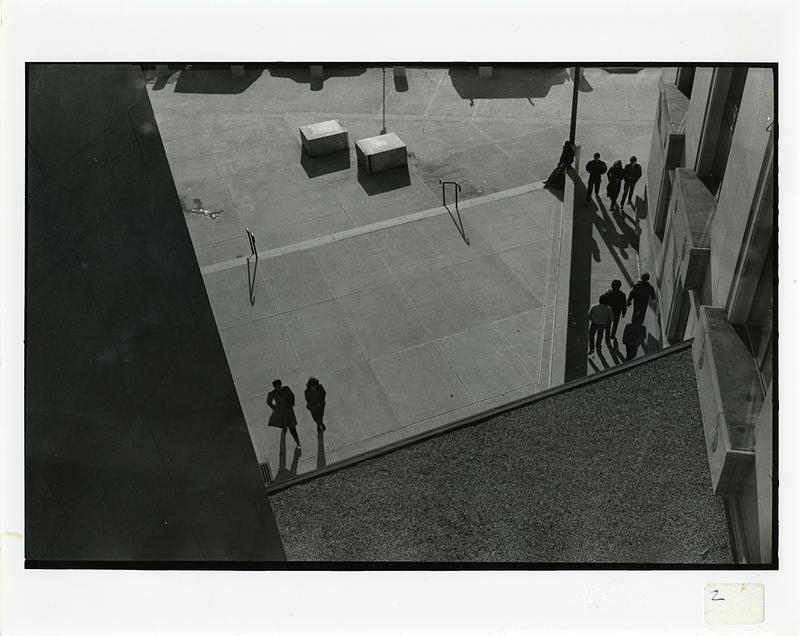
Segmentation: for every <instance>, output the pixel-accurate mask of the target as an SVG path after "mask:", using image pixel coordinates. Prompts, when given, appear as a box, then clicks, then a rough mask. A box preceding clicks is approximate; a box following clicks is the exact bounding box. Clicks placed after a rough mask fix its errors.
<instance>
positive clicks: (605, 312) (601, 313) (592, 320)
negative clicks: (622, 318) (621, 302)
mask: <svg viewBox="0 0 800 636" xmlns="http://www.w3.org/2000/svg"><path fill="white" fill-rule="evenodd" d="M613 319H614V310H613V309H611V307H609V306H608V305H607V304H606V295H605V294H603V295H602V296H600V300H599V301H598V302H597V303H596V304H594V305H592V306H591V307H590V308H589V353H593V352H594V348H595V336H596V338H597V343H596V345H597V350H598V351H600V350H601V349H602V348H603V347H602V344H603V334H604V333H605V331H606V329H608V327H609V325H610V324H611V321H612V320H613Z"/></svg>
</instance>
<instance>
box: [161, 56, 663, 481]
mask: <svg viewBox="0 0 800 636" xmlns="http://www.w3.org/2000/svg"><path fill="white" fill-rule="evenodd" d="M658 76H659V69H644V70H642V71H640V72H638V73H625V74H616V73H607V72H606V71H604V70H602V69H587V70H586V72H585V77H584V78H583V79H582V80H581V84H580V102H579V103H580V108H579V119H578V126H577V142H578V143H579V144H580V145H581V147H582V151H581V158H580V167H581V168H582V167H583V165H584V164H585V163H586V161H587V160H588V158H590V157H591V153H593V152H600V153H601V154H602V155H603V159H604V160H605V161H606V162H607V163H608V164H609V165H610V163H611V162H612V161H613V160H614V159H617V158H619V159H623V163H626V162H627V158H628V157H629V156H630V155H631V154H635V155H637V156H638V157H639V159H640V162H641V163H645V162H646V159H647V155H648V149H649V145H650V141H651V134H652V123H653V119H654V116H655V107H656V103H657V86H658ZM149 80H150V81H149V85H148V87H149V94H150V99H151V102H152V104H153V108H154V110H155V113H156V118H157V121H158V124H159V129H160V132H161V135H162V138H163V141H164V145H165V148H166V151H167V155H168V158H169V161H170V166H171V168H172V172H173V176H174V179H175V183H176V187H177V190H178V194H179V196H180V197H181V198H182V200H183V201H184V205H185V211H186V214H185V218H186V221H187V226H188V229H189V232H190V234H191V238H192V241H193V243H194V246H195V250H196V254H197V258H198V262H199V264H200V267H201V271H202V272H203V277H204V281H205V284H206V289H207V292H208V296H209V299H210V301H211V305H212V307H213V310H214V314H215V319H216V322H217V327H218V329H219V332H220V336H221V339H222V342H223V345H224V347H225V351H226V354H227V356H228V362H229V365H230V368H231V371H232V373H233V376H234V380H235V383H236V388H237V391H238V394H239V399H240V402H241V404H242V408H243V410H244V413H245V417H246V420H247V424H248V428H249V430H250V434H251V437H252V439H253V444H254V447H255V450H256V455H257V457H258V459H259V461H260V462H262V463H263V462H268V463H269V466H270V469H271V472H272V475H273V478H276V479H283V478H286V477H288V476H291V475H293V474H299V473H303V472H307V471H308V470H313V469H314V468H317V467H320V466H324V465H326V464H331V463H334V462H336V461H340V460H343V459H346V458H348V457H352V456H354V455H357V454H359V453H362V452H365V451H368V450H371V449H374V448H378V447H381V446H383V445H385V444H388V443H391V442H394V441H398V440H401V439H404V438H407V437H409V436H411V435H414V434H417V433H420V432H423V431H426V430H430V429H432V428H435V427H438V426H441V425H443V424H447V423H450V422H452V421H455V420H457V419H461V418H463V417H465V416H467V415H472V414H475V413H479V412H481V411H483V410H485V409H487V408H491V407H494V406H499V405H502V404H503V403H506V402H508V401H511V400H514V399H517V398H520V397H525V396H527V395H530V394H533V393H536V392H538V391H541V390H543V389H545V388H548V387H550V386H553V385H555V384H560V383H561V382H563V381H564V377H565V374H566V375H567V377H568V379H569V375H570V374H573V375H575V376H579V375H581V374H583V373H586V372H590V373H591V372H593V371H595V370H598V369H602V368H604V367H606V366H609V365H613V364H618V363H620V362H621V359H619V358H618V356H616V354H614V352H606V353H604V355H602V356H599V357H598V356H597V355H594V356H591V357H587V356H586V351H585V347H586V340H585V334H583V335H580V334H578V332H579V331H581V332H582V331H583V330H584V327H583V325H582V324H581V322H580V319H579V318H580V312H581V311H584V313H585V310H584V309H583V307H584V305H585V309H588V307H589V304H590V301H591V302H595V299H596V297H597V296H599V295H600V293H602V292H603V291H605V290H606V289H607V288H608V286H609V284H610V282H611V280H612V279H613V278H620V279H621V280H622V281H623V289H624V290H625V291H627V289H628V288H629V284H630V283H631V282H632V281H633V280H635V279H636V278H637V277H638V275H639V273H640V272H639V264H638V258H637V257H638V253H637V249H636V247H637V246H638V239H637V236H636V219H635V217H634V216H633V213H632V211H631V210H630V208H628V209H627V216H623V215H618V214H611V213H610V211H608V209H607V207H608V201H607V199H605V201H604V202H603V204H602V205H601V204H598V203H592V204H590V205H584V204H583V203H582V200H583V199H582V197H583V192H585V191H580V186H579V188H578V190H579V191H578V192H576V198H577V199H579V200H578V202H577V203H574V201H573V199H572V197H571V196H567V197H564V196H562V194H561V193H553V192H550V191H548V190H544V189H543V188H542V185H541V183H542V180H543V179H545V178H546V177H547V175H548V174H549V173H550V171H551V170H552V168H553V167H554V164H555V161H556V160H557V158H558V154H559V150H560V147H561V145H562V144H563V142H564V140H565V139H566V138H567V137H568V134H569V115H570V104H571V96H572V82H571V80H570V79H569V77H568V74H567V72H566V70H565V69H533V68H531V69H495V73H494V76H493V77H491V78H487V79H479V78H478V73H477V69H476V68H467V67H456V68H452V69H448V68H408V69H407V74H406V79H405V81H402V80H395V78H394V77H393V74H392V71H391V68H387V69H386V72H385V73H384V71H383V70H382V69H381V68H355V69H337V70H333V71H331V72H330V74H326V75H324V77H323V79H322V80H316V79H315V80H313V81H312V78H311V77H310V75H309V72H308V69H307V68H305V69H302V68H298V69H285V68H281V69H277V70H276V69H272V70H270V69H264V70H262V69H258V70H256V69H248V71H247V74H246V76H245V77H244V78H238V77H234V76H232V75H231V73H230V71H227V70H224V69H223V70H201V69H189V70H184V71H180V72H176V73H174V74H172V75H165V74H161V75H160V76H156V75H155V74H153V75H152V76H151V77H150V78H149ZM384 94H385V114H384ZM329 119H336V120H338V121H339V122H340V123H341V124H342V126H343V127H344V128H345V129H346V130H348V132H349V135H350V150H349V152H342V153H338V154H336V155H329V156H323V157H318V158H313V159H312V158H309V157H307V156H305V155H303V154H302V153H301V147H300V139H299V133H298V129H299V127H300V126H304V125H307V124H311V123H315V122H320V121H325V120H329ZM384 122H385V123H384ZM384 126H385V129H386V130H387V131H389V132H394V133H396V134H397V135H398V136H399V137H400V138H401V139H402V140H403V141H404V142H405V143H406V144H407V146H408V152H409V161H408V169H393V170H391V171H387V172H385V173H379V174H377V175H367V174H364V173H363V172H362V171H360V170H359V169H358V167H357V163H356V158H355V151H354V148H353V146H354V142H355V141H356V140H358V139H362V138H365V137H371V136H374V135H377V134H380V133H381V132H382V131H383V130H384ZM645 169H646V165H645ZM581 175H582V178H583V179H584V180H585V178H586V176H585V173H582V172H581ZM440 178H441V179H445V180H455V181H458V182H459V183H460V184H461V186H462V190H461V193H460V200H459V208H460V219H459V217H458V215H456V213H455V207H454V205H453V199H452V196H453V193H452V190H451V189H448V192H447V197H448V207H447V208H445V207H442V190H441V186H440V185H439V179H440ZM643 188H644V181H643V180H642V181H640V182H639V184H638V186H637V190H636V194H637V196H643ZM601 193H603V194H604V189H603V191H601ZM603 206H605V207H603ZM200 210H206V211H208V213H206V214H203V213H201V212H200ZM462 226H463V232H464V235H465V236H466V238H468V239H469V245H467V243H466V242H465V241H464V240H463V238H462V235H461V228H462ZM245 227H247V228H249V229H250V230H251V231H252V232H253V233H254V235H255V236H256V239H257V247H258V251H259V259H258V261H256V260H255V259H253V258H248V255H249V254H250V246H249V243H248V240H247V237H246V233H245ZM576 248H577V251H576ZM565 265H566V267H565ZM567 305H569V310H570V311H571V312H573V313H574V315H573V316H570V319H569V324H563V323H564V322H566V317H567V311H566V309H567ZM559 316H562V318H559ZM656 319H657V317H656V315H655V314H654V313H652V312H651V316H650V318H649V320H651V321H652V320H656ZM653 324H654V323H650V324H649V325H648V326H649V330H650V331H651V333H658V331H657V330H656V329H655V327H654V326H653ZM623 327H624V324H623V325H621V326H620V329H622V328H623ZM568 337H569V343H568V342H567V339H568ZM581 338H583V341H582V342H581ZM581 348H582V349H583V350H582V351H581V350H580V349H581ZM311 375H313V376H316V377H317V378H319V379H320V381H321V382H322V383H323V385H324V386H325V387H326V389H327V392H328V405H327V410H326V424H327V426H328V429H327V431H326V433H325V435H324V436H318V435H317V433H316V429H315V426H314V424H313V422H312V420H311V417H310V414H309V413H308V412H307V411H306V410H305V408H304V401H303V397H302V394H303V389H304V387H305V381H306V379H307V378H308V377H309V376H311ZM278 377H279V378H281V379H282V380H283V382H284V383H285V384H288V385H289V386H290V387H291V388H292V389H293V390H294V392H295V394H296V396H297V408H296V412H297V416H298V419H299V422H300V425H299V427H298V432H299V435H300V438H301V441H302V445H303V452H302V454H299V453H297V452H296V451H295V448H294V443H293V441H292V440H291V438H289V439H288V441H287V440H286V438H285V436H283V437H282V436H281V433H280V431H278V430H277V429H268V428H267V427H266V421H267V417H268V408H267V406H266V404H265V399H266V394H267V392H268V391H269V390H270V389H271V381H272V380H273V379H274V378H278Z"/></svg>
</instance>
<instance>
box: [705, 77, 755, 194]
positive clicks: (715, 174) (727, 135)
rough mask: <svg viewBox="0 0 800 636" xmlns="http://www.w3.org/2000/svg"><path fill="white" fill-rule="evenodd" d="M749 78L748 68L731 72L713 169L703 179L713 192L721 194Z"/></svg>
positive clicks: (712, 164)
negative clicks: (734, 132) (745, 84)
mask: <svg viewBox="0 0 800 636" xmlns="http://www.w3.org/2000/svg"><path fill="white" fill-rule="evenodd" d="M746 79H747V68H735V69H733V72H732V73H731V81H730V84H729V85H728V93H727V96H726V98H725V104H724V107H723V111H722V121H721V122H720V127H719V135H718V136H717V144H716V148H715V150H714V159H713V161H712V163H711V170H710V171H709V173H708V174H707V175H706V176H705V178H704V179H703V183H705V184H706V187H708V189H709V190H711V193H712V194H713V195H714V196H719V191H720V186H721V185H722V178H723V177H724V176H725V166H726V165H727V163H728V154H729V153H730V150H731V142H732V141H733V131H734V129H735V128H736V119H737V117H738V116H739V106H741V103H742V93H743V92H744V83H745V80H746Z"/></svg>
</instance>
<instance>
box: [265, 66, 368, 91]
mask: <svg viewBox="0 0 800 636" xmlns="http://www.w3.org/2000/svg"><path fill="white" fill-rule="evenodd" d="M268 71H269V74H270V75H271V76H272V77H285V78H288V79H291V80H293V81H295V82H297V83H298V84H309V85H310V88H311V90H312V91H319V90H322V87H323V85H324V84H325V80H327V79H330V78H331V77H356V76H358V75H363V74H364V73H366V72H367V67H366V66H355V67H354V66H349V67H348V66H337V65H335V64H323V66H322V75H321V76H319V77H312V76H311V69H310V68H309V66H273V67H270V68H269V69H268Z"/></svg>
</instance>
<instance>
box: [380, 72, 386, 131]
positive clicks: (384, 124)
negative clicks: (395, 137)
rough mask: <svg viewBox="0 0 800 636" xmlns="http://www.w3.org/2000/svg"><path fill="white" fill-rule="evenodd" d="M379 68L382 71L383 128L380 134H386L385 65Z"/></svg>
mask: <svg viewBox="0 0 800 636" xmlns="http://www.w3.org/2000/svg"><path fill="white" fill-rule="evenodd" d="M381 70H382V71H383V128H381V134H382V135H385V134H386V67H385V66H382V67H381Z"/></svg>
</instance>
